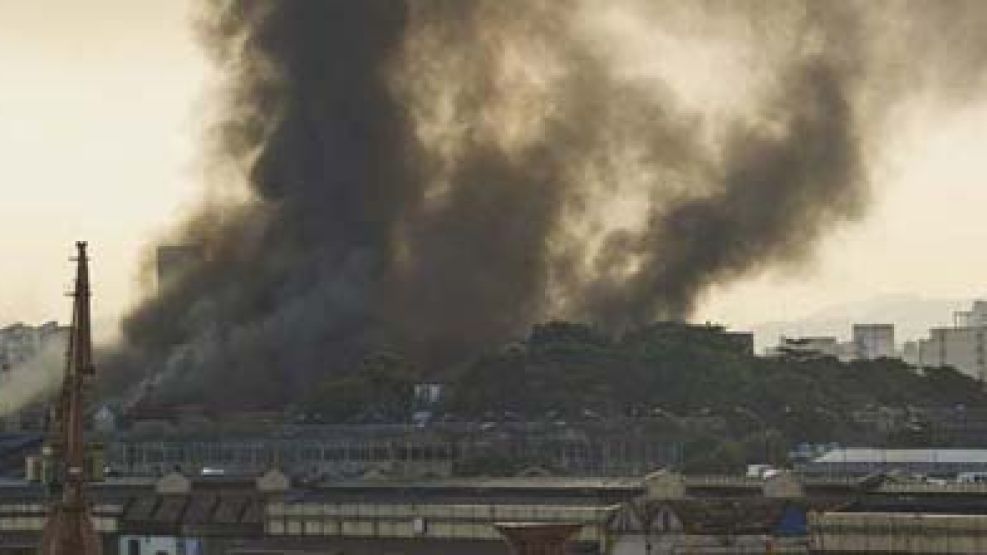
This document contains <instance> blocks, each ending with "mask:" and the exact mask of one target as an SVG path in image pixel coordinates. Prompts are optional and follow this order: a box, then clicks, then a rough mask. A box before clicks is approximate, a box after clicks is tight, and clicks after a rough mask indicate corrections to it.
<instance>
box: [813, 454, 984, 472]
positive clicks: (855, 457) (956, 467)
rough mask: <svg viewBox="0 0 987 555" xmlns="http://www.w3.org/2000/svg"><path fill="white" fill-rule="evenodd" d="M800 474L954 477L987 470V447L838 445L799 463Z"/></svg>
mask: <svg viewBox="0 0 987 555" xmlns="http://www.w3.org/2000/svg"><path fill="white" fill-rule="evenodd" d="M796 470H797V472H798V473H799V474H800V475H805V476H841V477H847V476H849V477H854V476H856V477H863V476H870V475H877V474H899V475H904V476H912V475H920V476H939V477H949V478H955V477H956V476H958V475H960V474H963V473H985V474H987V449H875V448H864V447H850V448H837V449H832V450H830V451H829V452H827V453H825V454H823V455H821V456H819V457H817V458H815V459H813V460H811V461H807V462H804V463H800V464H798V465H796Z"/></svg>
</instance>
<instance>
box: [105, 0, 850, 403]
mask: <svg viewBox="0 0 987 555" xmlns="http://www.w3.org/2000/svg"><path fill="white" fill-rule="evenodd" d="M624 4H626V6H624ZM615 5H618V6H624V7H630V9H641V10H643V8H642V7H641V4H640V3H637V2H631V1H628V2H626V3H620V2H618V3H616V4H615ZM809 5H810V4H806V6H809ZM811 5H812V6H817V7H816V8H815V9H813V10H805V13H804V17H802V19H800V20H799V21H800V22H801V24H802V25H804V27H805V29H804V32H802V33H801V34H805V35H809V34H818V35H820V36H822V37H823V40H820V41H818V45H816V46H813V48H812V49H808V48H806V47H804V45H801V43H798V44H794V45H786V48H788V49H787V50H784V53H783V54H778V55H777V56H776V57H775V58H771V59H772V60H774V61H772V62H771V63H772V64H774V65H772V67H771V68H770V69H771V70H772V71H775V72H777V75H776V76H774V77H776V78H777V82H775V81H773V80H772V82H771V84H770V85H769V86H768V87H767V90H768V91H769V92H770V93H771V94H767V95H765V96H764V98H761V97H758V100H757V101H756V102H755V101H752V102H755V104H756V105H754V106H745V107H744V108H745V109H744V110H743V112H744V114H743V117H739V116H738V117H737V118H736V120H733V119H730V118H731V117H732V116H730V115H717V116H715V117H716V118H719V119H723V120H725V121H719V120H717V121H712V122H711V121H707V120H705V119H704V117H712V116H704V115H697V114H695V113H692V112H690V111H689V110H687V109H685V108H683V102H681V100H682V99H680V98H677V97H676V95H675V94H674V93H673V92H672V91H673V88H672V87H668V86H665V85H664V84H663V83H661V82H659V83H657V84H656V83H655V79H650V80H649V79H640V78H635V77H633V76H628V75H623V74H621V73H620V72H618V71H617V70H615V69H614V64H613V62H614V60H613V59H612V58H611V57H610V56H613V55H614V54H613V53H612V52H610V51H609V50H608V49H607V48H602V47H601V45H600V44H599V43H598V42H593V41H591V40H589V39H587V38H586V36H584V35H585V32H584V31H581V30H580V29H581V27H580V25H579V24H578V22H579V21H580V17H582V16H584V15H585V14H583V13H581V12H580V9H582V8H585V7H592V6H593V3H592V2H589V3H581V2H567V1H547V0H544V1H540V0H525V1H520V0H518V1H510V0H462V1H458V0H417V1H415V2H407V3H406V2H401V1H397V0H352V1H330V0H325V1H322V0H312V1H303V0H298V1H287V0H286V1H279V2H272V1H266V0H256V1H239V2H219V1H217V2H213V3H210V4H209V5H208V7H207V9H206V12H205V14H204V15H203V18H202V24H201V29H202V35H203V39H204V43H205V46H206V48H207V51H208V52H209V53H210V54H211V55H212V56H213V59H214V61H215V64H216V66H217V69H218V73H219V75H220V76H221V77H222V79H223V83H224V87H223V88H222V90H221V95H220V98H219V99H218V104H219V114H218V118H217V119H216V122H215V125H214V126H213V127H212V128H211V133H210V135H209V137H210V139H211V142H210V143H209V144H208V150H207V153H208V155H209V160H210V161H211V163H212V164H213V165H214V166H215V168H214V169H217V171H216V172H215V173H216V174H218V175H223V176H226V179H229V176H236V178H235V179H232V180H233V181H236V179H240V180H242V181H243V182H244V183H245V185H246V189H247V192H248V196H249V199H248V200H246V201H244V202H238V203H228V204H223V203H219V204H210V205H206V206H205V207H203V208H202V209H201V210H200V211H199V212H198V213H196V214H194V215H193V216H192V217H191V218H189V220H188V221H187V223H186V225H185V226H184V228H183V230H182V232H181V233H180V234H179V236H178V237H174V238H170V242H175V243H178V244H189V245H193V246H195V248H197V249H198V248H201V253H202V256H201V262H200V263H198V264H196V265H195V267H193V268H191V269H189V270H188V271H184V270H183V271H182V272H181V277H180V278H177V279H175V280H168V281H170V283H167V284H165V286H163V287H162V288H161V290H160V291H159V292H157V294H156V295H155V296H153V297H152V298H150V299H149V300H148V301H147V302H145V303H144V304H143V305H141V306H140V307H139V308H138V309H137V310H136V311H135V312H134V313H133V314H131V315H130V316H129V317H128V318H127V319H126V321H125V323H124V338H125V339H124V341H123V346H122V347H121V348H120V349H119V350H118V352H117V353H116V354H115V356H114V357H111V358H110V359H109V362H110V363H109V364H108V366H110V373H115V374H116V375H118V376H124V377H123V379H122V381H127V380H128V379H133V378H132V376H135V375H140V376H145V375H146V376H148V377H149V378H148V379H147V380H146V381H145V382H144V384H143V385H142V393H143V394H144V395H150V396H151V397H153V398H155V399H157V400H159V401H164V402H169V401H174V402H210V403H214V404H220V405H222V404H224V403H225V404H231V405H237V406H243V405H253V406H257V405H271V406H282V405H284V404H285V403H289V402H292V401H293V400H296V399H297V398H298V397H299V396H300V395H302V394H303V393H305V392H307V391H310V390H311V388H312V386H313V384H316V383H319V382H320V381H322V380H323V379H324V378H325V377H326V376H328V375H338V374H340V373H345V372H350V371H353V369H355V368H357V367H358V366H359V364H358V362H359V360H360V359H361V358H362V357H363V356H364V355H365V354H367V353H368V352H370V351H374V350H378V349H381V348H384V349H390V350H395V351H398V352H400V353H401V354H402V355H404V356H405V357H407V358H409V359H411V360H412V361H413V362H414V363H415V364H417V366H419V367H420V368H422V369H423V370H425V371H435V370H441V369H443V368H444V367H447V366H448V365H450V364H452V363H456V362H460V361H462V360H464V359H467V358H468V357H470V356H473V355H475V354H476V353H477V352H479V351H480V350H484V349H491V348H495V347H496V346H497V345H498V344H499V343H500V342H503V341H507V340H510V339H514V338H517V337H520V336H523V335H524V334H525V333H527V330H528V327H529V326H530V325H531V324H532V323H535V322H538V321H543V320H545V319H550V318H570V319H579V320H586V321H591V322H594V323H598V324H601V325H603V326H605V327H607V328H608V329H611V330H618V331H619V330H622V329H625V328H627V327H630V326H635V325H641V324H646V323H649V322H651V321H652V320H655V319H667V318H688V317H689V316H690V315H691V313H692V311H693V310H694V308H695V306H696V303H697V299H699V297H700V296H701V295H702V293H703V292H704V291H705V290H706V289H707V288H708V287H709V286H711V285H713V284H717V283H723V282H727V281H729V280H732V279H735V278H738V277H742V276H745V275H749V274H750V273H752V272H756V271H757V270H759V269H760V268H763V267H765V266H767V265H771V264H776V263H784V262H789V261H793V260H794V261H797V260H800V259H802V258H804V257H807V256H808V255H809V254H810V253H811V252H812V251H813V249H814V247H815V244H816V243H817V242H818V240H819V239H820V238H821V237H822V236H823V235H824V233H825V232H826V231H827V230H828V229H830V228H832V227H833V226H835V225H837V224H839V223H841V222H844V221H846V220H850V219H853V218H855V217H856V216H857V215H858V214H859V213H860V212H861V208H862V205H863V204H864V201H865V196H866V195H865V192H866V189H865V187H864V185H865V183H864V181H863V179H862V175H863V173H864V172H863V171H862V165H863V163H862V161H861V160H860V153H859V150H860V147H859V144H858V142H859V137H858V136H857V135H858V124H857V118H856V115H857V114H856V113H855V106H854V101H853V99H854V93H855V88H856V87H857V84H858V81H859V78H858V71H857V70H856V66H855V65H854V63H853V62H854V59H855V57H856V56H857V53H856V52H855V48H854V46H853V44H852V43H851V41H848V40H843V39H842V38H841V41H839V42H837V41H833V40H832V38H831V37H832V36H834V35H833V34H832V31H833V30H834V29H839V30H840V32H841V33H843V31H845V30H846V29H847V28H848V27H847V26H846V25H844V24H842V23H841V24H840V25H835V24H833V23H832V22H831V21H830V18H831V15H832V14H831V13H830V12H829V10H831V9H832V11H833V13H835V12H836V11H838V10H836V9H835V8H829V6H831V4H828V3H827V4H825V7H823V5H822V4H811ZM717 6H719V7H717ZM744 6H746V4H744V5H740V4H732V3H731V4H723V5H712V4H711V5H709V7H708V9H709V17H716V16H717V13H718V12H717V10H722V11H724V12H725V15H724V14H720V15H724V17H726V19H725V21H729V22H731V23H730V24H731V25H741V26H745V25H746V23H744V22H745V21H747V20H745V19H744V17H747V18H748V19H749V20H751V21H754V20H759V18H760V17H761V15H763V14H762V13H761V12H763V11H764V10H755V9H750V10H749V11H750V13H746V12H745V10H746V9H747V8H744ZM764 6H765V8H764V9H765V10H767V11H769V12H770V11H771V10H772V9H773V8H772V6H774V4H771V3H765V4H764ZM840 6H843V7H846V6H849V5H844V4H840ZM645 12H647V13H650V14H651V15H649V16H648V17H651V18H657V19H654V21H650V20H649V21H650V22H651V23H653V24H654V25H655V26H656V29H658V28H661V26H662V25H670V24H668V23H667V22H663V21H662V20H660V17H661V16H662V14H663V13H664V12H663V10H655V11H653V12H651V11H647V10H644V11H643V12H642V13H645ZM786 13H787V12H786ZM655 14H657V15H655ZM850 15H853V14H852V13H851V14H850ZM703 16H704V17H705V16H706V15H705V12H704V14H703ZM642 17H643V16H642ZM694 17H699V16H694ZM738 17H739V18H740V19H737V18H738ZM849 20H853V18H852V17H851V18H849ZM738 22H739V23H738ZM679 27H680V26H679ZM713 27H714V28H716V26H713ZM664 30H665V32H668V31H669V29H668V28H665V29H664ZM839 36H840V37H843V34H841V35H839ZM617 40H619V37H617ZM832 44H839V46H840V48H839V49H838V52H836V50H837V49H835V48H833V47H832ZM765 48H768V46H767V43H766V45H765ZM772 48H774V47H772ZM809 50H811V52H810V51H809ZM659 54H660V53H659ZM837 54H839V55H837ZM656 56H657V55H656ZM775 66H777V67H775ZM729 86H730V83H724V88H729ZM714 124H715V125H714ZM707 127H709V128H715V129H727V130H728V132H727V133H726V134H725V138H718V139H717V140H716V141H714V144H710V142H709V141H706V140H705V139H704V136H705V134H704V131H705V130H706V128H707ZM628 184H630V185H628ZM224 185H229V184H226V183H224ZM234 185H235V184H234ZM673 185H674V186H673ZM628 190H630V192H632V193H634V198H635V199H639V200H638V201H637V203H636V205H635V206H634V208H635V209H639V210H640V213H641V214H642V215H643V217H642V218H640V219H641V220H642V222H641V224H640V225H638V226H631V225H623V224H624V223H625V222H623V221H620V218H618V217H615V216H614V215H613V214H609V213H607V210H608V208H607V206H610V204H608V203H609V201H611V200H614V199H616V198H618V197H620V195H622V194H624V193H625V192H627V191H628ZM618 200H619V199H618ZM614 220H618V221H616V222H615V221H614ZM614 224H616V227H614ZM114 361H115V362H114ZM114 369H116V371H115V372H114Z"/></svg>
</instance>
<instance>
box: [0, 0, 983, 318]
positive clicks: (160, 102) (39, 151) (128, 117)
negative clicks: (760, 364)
mask: <svg viewBox="0 0 987 555" xmlns="http://www.w3.org/2000/svg"><path fill="white" fill-rule="evenodd" d="M190 4H191V2H189V1H186V0H181V1H179V0H154V1H134V0H88V1H86V2H78V1H73V0H30V1H27V0H0V187H2V189H0V190H2V192H3V196H2V200H0V325H3V324H6V323H10V322H13V321H18V320H23V321H28V322H37V321H40V320H44V319H61V320H65V318H66V316H67V314H68V309H69V306H68V302H67V300H66V299H65V298H64V297H63V295H62V294H63V292H65V291H66V290H68V288H69V285H70V278H71V272H72V267H71V266H70V264H69V262H68V261H67V260H66V257H67V256H68V255H69V254H71V249H72V242H73V241H74V240H76V239H79V238H85V239H88V240H89V241H90V243H91V247H90V248H91V252H92V256H93V259H94V260H93V279H94V290H95V295H96V297H95V298H94V311H95V315H96V320H97V322H96V323H97V326H98V327H99V328H100V329H98V330H97V332H98V333H99V334H100V335H103V336H105V335H109V334H110V333H111V332H112V326H113V323H114V321H115V317H116V316H117V315H119V314H120V313H121V312H122V311H123V310H124V308H125V307H126V305H127V304H128V302H130V301H131V300H132V299H134V297H135V296H136V294H137V286H136V281H137V260H138V254H139V250H140V247H141V246H142V245H146V244H147V243H148V242H149V241H150V240H151V239H152V238H153V237H154V235H155V233H158V232H160V231H161V230H163V229H165V228H166V227H167V224H168V222H169V221H172V220H173V219H175V218H176V216H177V215H179V214H180V213H181V211H182V208H183V207H187V206H189V205H191V204H193V203H194V202H195V199H196V198H197V195H198V191H199V181H200V178H199V173H198V171H197V166H196V164H197V159H196V146H197V143H198V141H199V137H200V133H201V130H202V114H201V108H202V105H203V101H204V98H205V91H204V89H205V83H206V80H207V73H208V70H207V67H206V64H205V61H204V60H203V58H202V55H201V53H200V51H199V49H198V47H197V46H196V45H195V43H194V38H193V36H192V33H191V30H190V25H189V6H190ZM933 106H934V105H933V104H932V103H931V102H923V101H922V99H915V100H914V101H912V102H911V103H910V104H909V105H908V106H903V107H901V108H900V109H899V114H898V115H897V117H895V118H894V121H896V125H895V128H894V129H892V130H891V131H890V132H889V136H888V137H887V139H886V142H885V143H884V145H885V146H884V147H883V148H882V151H883V154H882V155H881V156H879V157H878V158H876V160H877V164H876V165H875V167H874V169H873V175H872V180H873V182H874V196H875V199H874V203H873V204H872V206H871V209H870V211H869V213H868V216H867V218H866V220H865V221H864V222H863V223H861V224H858V225H854V226H851V227H847V228H845V229H843V230H841V231H840V232H838V233H836V234H834V235H832V236H830V237H829V238H828V239H827V240H826V241H825V242H824V247H823V248H822V250H821V252H820V253H819V256H818V257H817V259H816V261H815V263H813V264H811V265H809V266H806V267H803V268H801V269H797V270H793V269H784V270H778V271H771V272H769V273H767V274H766V275H763V276H760V277H757V278H754V279H751V280H748V281H746V282H743V283H737V284H734V285H731V286H729V287H727V288H723V289H719V290H716V291H714V292H713V293H712V294H711V295H710V296H709V298H708V299H707V302H706V303H705V304H704V306H703V309H702V310H701V311H700V315H699V318H700V319H711V320H718V321H723V322H726V323H730V324H733V325H734V326H735V327H744V326H745V325H749V324H752V323H756V322H761V321H769V320H786V319H793V318H798V317H801V316H804V315H805V314H807V313H811V312H813V311H815V310H818V309H820V308H823V307H825V306H827V305H832V304H837V303H843V302H848V301H852V300H855V299H865V298H869V297H873V296H877V295H884V294H889V293H914V294H919V295H924V296H933V297H940V296H941V297H974V296H978V295H981V294H984V292H985V291H987V287H984V284H987V255H985V254H984V253H985V248H984V247H985V245H987V219H985V218H984V212H985V211H987V187H985V186H984V184H985V182H984V177H985V176H987V102H981V103H980V104H972V105H970V106H968V107H967V108H966V109H965V110H964V111H962V112H953V113H950V114H945V115H944V114H942V113H939V112H937V111H936V110H935V108H934V107H933ZM932 122H934V124H933V123H932Z"/></svg>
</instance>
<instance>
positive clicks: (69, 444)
mask: <svg viewBox="0 0 987 555" xmlns="http://www.w3.org/2000/svg"><path fill="white" fill-rule="evenodd" d="M75 246H76V249H77V251H78V252H77V257H76V258H75V259H74V260H75V261H76V263H77V267H76V278H75V290H74V291H73V292H72V297H73V303H72V328H71V332H70V334H69V341H68V349H67V352H66V356H65V359H66V360H65V376H64V379H63V381H62V390H61V393H60V394H59V397H58V403H57V405H56V407H55V414H54V422H53V423H52V424H53V425H52V427H51V429H50V430H49V437H48V441H49V443H50V453H51V456H52V461H51V462H52V463H53V464H52V468H53V476H52V484H51V502H50V503H51V505H50V507H49V510H48V519H47V521H46V522H45V527H44V530H43V531H42V535H41V546H40V549H39V553H40V555H101V553H102V544H101V541H100V538H99V536H98V535H97V534H96V529H95V528H94V526H93V520H92V515H91V514H90V509H89V500H88V498H87V495H86V479H87V477H86V442H85V437H84V423H83V419H84V417H85V411H84V408H85V399H84V397H83V393H84V388H85V385H86V382H87V381H88V380H89V379H90V378H91V377H92V375H93V374H94V369H93V351H92V335H91V330H90V315H89V297H90V291H89V259H88V258H87V257H86V243H85V242H84V241H79V242H76V244H75Z"/></svg>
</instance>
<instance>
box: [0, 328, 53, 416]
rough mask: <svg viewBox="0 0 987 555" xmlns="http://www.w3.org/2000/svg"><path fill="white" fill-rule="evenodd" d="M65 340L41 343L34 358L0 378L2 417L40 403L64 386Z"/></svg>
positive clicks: (5, 372)
mask: <svg viewBox="0 0 987 555" xmlns="http://www.w3.org/2000/svg"><path fill="white" fill-rule="evenodd" d="M65 349H66V336H65V335H60V336H58V337H54V338H51V339H49V340H47V341H45V342H44V343H42V345H41V348H40V349H38V351H37V352H36V353H35V354H34V356H32V357H30V358H28V359H27V360H25V361H23V362H21V363H19V364H15V365H13V366H12V367H11V368H10V369H9V370H6V371H4V372H3V373H2V374H0V415H7V414H11V413H14V412H17V411H18V410H20V409H22V408H24V407H26V406H28V405H30V404H32V403H34V402H37V401H40V400H42V399H44V398H46V397H48V396H49V395H51V394H52V393H53V392H54V391H56V390H57V388H58V386H59V385H60V384H61V377H62V375H63V372H64V367H65Z"/></svg>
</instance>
